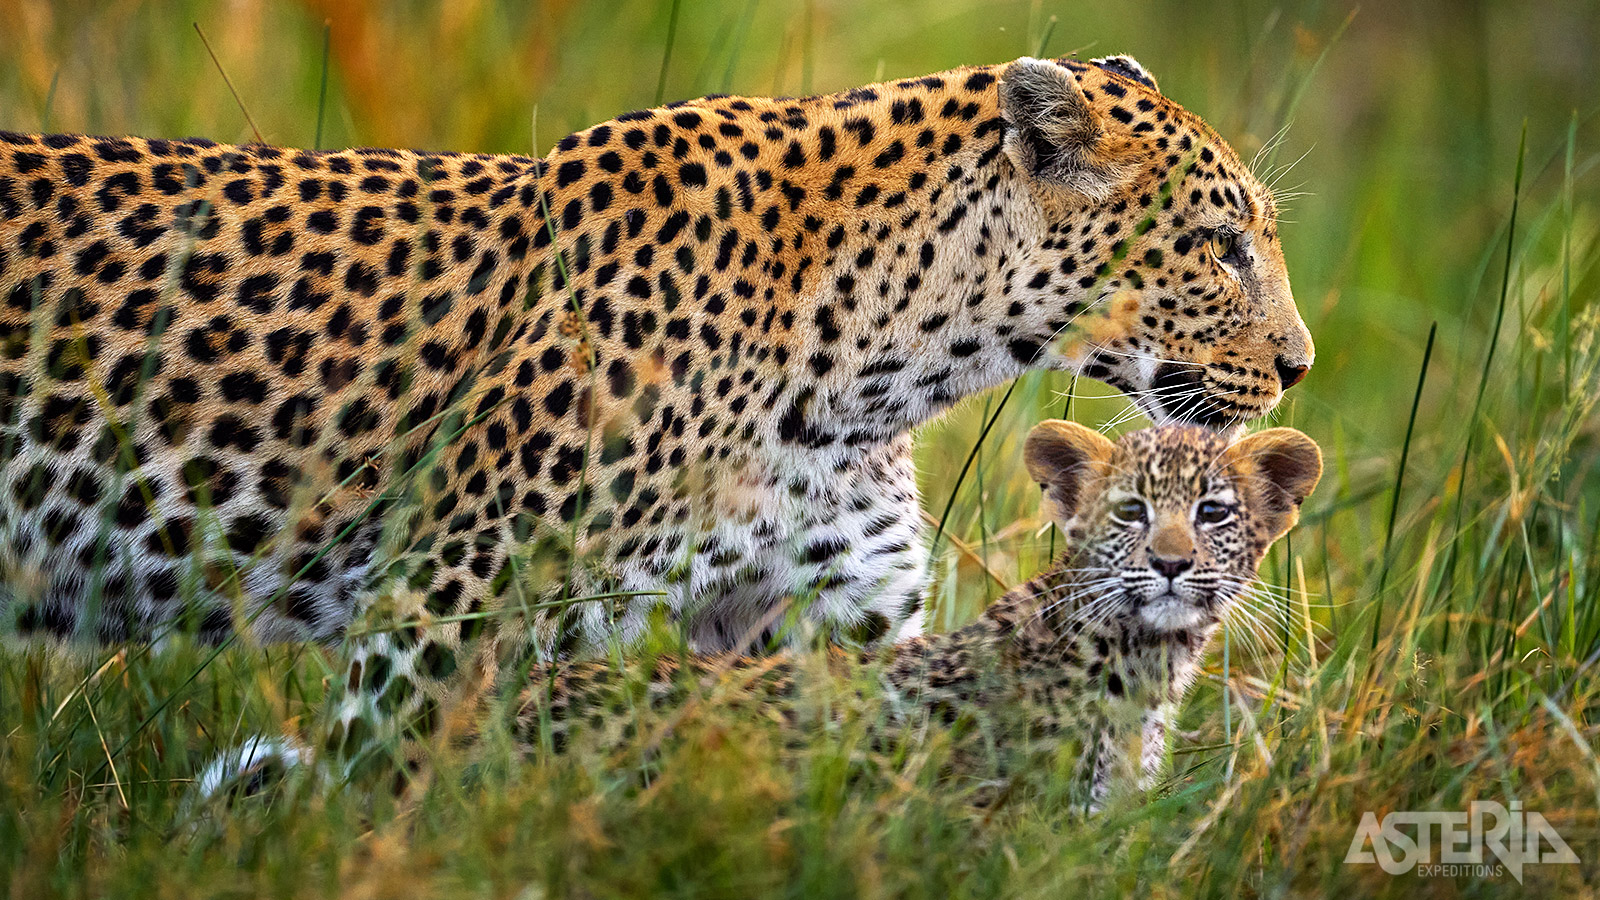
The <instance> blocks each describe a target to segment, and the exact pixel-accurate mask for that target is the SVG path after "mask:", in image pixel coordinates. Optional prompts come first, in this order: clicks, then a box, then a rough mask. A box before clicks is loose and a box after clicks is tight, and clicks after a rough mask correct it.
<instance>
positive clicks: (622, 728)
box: [518, 421, 1322, 809]
mask: <svg viewBox="0 0 1600 900" xmlns="http://www.w3.org/2000/svg"><path fill="white" fill-rule="evenodd" d="M1024 456H1025V458H1026V462H1027V467H1028V472H1029V473H1030V475H1031V476H1032V477H1033V478H1034V479H1035V480H1036V481H1038V482H1039V483H1040V484H1041V485H1042V486H1043V488H1044V492H1045V497H1044V502H1045V509H1046V512H1047V513H1048V514H1049V515H1050V516H1051V517H1052V518H1053V519H1054V520H1055V522H1056V523H1057V524H1058V525H1059V526H1060V528H1061V529H1062V531H1063V533H1064V534H1065V535H1066V540H1067V549H1066V551H1065V552H1064V553H1063V554H1062V556H1061V557H1060V558H1059V559H1058V560H1057V562H1056V563H1055V564H1054V565H1053V566H1051V567H1050V568H1049V569H1048V570H1047V571H1045V572H1044V573H1042V574H1040V575H1039V576H1038V577H1036V578H1034V579H1033V580H1031V581H1029V582H1028V583H1026V584H1023V585H1020V586H1019V587H1017V588H1015V589H1013V590H1011V591H1010V592H1008V593H1007V594H1006V595H1005V596H1003V597H1001V598H1000V599H999V600H998V601H996V602H995V603H994V604H993V605H992V606H990V607H989V609H988V610H987V611H985V612H984V614H983V615H982V616H981V617H980V618H979V619H978V620H977V621H975V622H973V623H972V624H970V625H967V626H966V627H964V628H961V629H959V630H957V631H954V632H951V633H948V634H940V635H925V636H919V637H915V638H909V639H906V640H902V641H900V642H899V643H897V644H894V645H892V646H891V647H888V648H886V649H882V650H874V651H867V652H863V653H860V654H848V653H846V652H844V651H842V650H837V649H835V650H832V651H830V654H831V655H830V657H829V660H828V664H829V667H830V668H831V669H832V670H833V671H834V672H836V673H838V674H848V673H849V672H850V671H851V670H852V667H858V666H878V667H879V669H878V671H879V672H880V673H881V676H880V678H879V680H880V681H881V683H882V684H883V685H884V689H885V694H886V696H885V704H886V707H887V715H886V716H885V717H884V719H883V721H884V722H885V723H887V724H891V725H895V726H896V727H903V726H904V725H906V724H914V723H917V722H919V721H928V720H932V721H936V722H944V723H951V724H955V723H957V722H962V721H973V722H975V723H976V724H977V726H978V727H975V728H966V729H960V730H959V732H958V734H960V733H964V734H966V735H969V736H971V738H972V739H973V740H976V741H981V742H982V745H981V746H976V747H973V748H967V749H968V750H971V751H975V752H984V748H988V752H993V751H994V750H995V749H1004V750H1016V749H1026V750H1029V751H1045V752H1049V751H1054V750H1057V749H1059V748H1060V747H1061V746H1063V743H1064V742H1066V741H1076V742H1078V743H1079V746H1082V747H1084V748H1085V752H1084V754H1083V759H1082V768H1083V769H1084V770H1085V771H1087V772H1090V773H1092V775H1091V776H1090V777H1091V783H1090V786H1089V792H1088V793H1089V805H1090V807H1091V808H1092V809H1095V808H1099V807H1100V806H1101V805H1103V804H1104V803H1105V802H1106V801H1107V799H1108V798H1109V797H1111V796H1112V795H1114V794H1119V793H1127V792H1129V791H1130V790H1132V789H1135V788H1138V789H1143V788H1146V787H1148V786H1150V785H1151V784H1152V783H1153V782H1154V780H1155V779H1157V778H1158V777H1159V776H1160V775H1161V772H1162V769H1163V766H1164V763H1165V758H1166V748H1167V737H1168V731H1169V728H1170V725H1171V723H1172V722H1173V721H1174V718H1175V714H1176V711H1177V708H1178V704H1179V703H1180V702H1181V701H1182V699H1183V696H1184V694H1185V693H1186V692H1187V690H1188V688H1189V686H1190V684H1191V683H1192V682H1193V681H1194V678H1195V675H1196V673H1197V672H1198V670H1199V664H1200V660H1201V656H1202V654H1203V653H1204V651H1205V649H1206V646H1207V644H1208V643H1209V642H1210V639H1211V636H1212V634H1213V633H1214V632H1215V631H1216V629H1217V627H1218V626H1219V625H1220V624H1221V622H1222V620H1223V618H1224V616H1225V615H1226V614H1227V612H1228V611H1229V609H1230V608H1231V607H1232V606H1233V604H1234V603H1235V602H1236V601H1237V600H1238V598H1239V597H1240V596H1241V595H1242V594H1243V593H1244V591H1245V590H1246V589H1247V588H1248V586H1249V585H1250V583H1251V581H1252V580H1253V579H1254V578H1255V573H1256V567H1257V566H1258V565H1259V564H1260V562H1261V559H1262V557H1263V556H1264V555H1265V554H1266V551H1267V549H1268V548H1269V547H1271V546H1272V543H1273V542H1274V541H1276V540H1277V539H1278V538H1279V537H1281V536H1282V535H1283V534H1284V533H1285V532H1287V531H1288V530H1289V528H1291V527H1292V526H1293V525H1294V524H1295V522H1296V520H1297V519H1298V516H1299V510H1300V504H1301V502H1302V501H1303V500H1304V499H1305V498H1306V496H1307V495H1308V494H1309V493H1310V492H1311V490H1312V489H1313V488H1314V487H1315V486H1316V484H1317V481H1318V479H1319V478H1320V477H1321V475H1322V454H1321V452H1320V451H1319V450H1318V448H1317V445H1316V443H1314V442H1313V441H1312V440H1311V439H1310V438H1308V437H1306V436H1305V435H1304V434H1302V433H1301V432H1299V431H1296V430H1294V429H1290V428H1273V429H1269V430H1266V431H1262V432H1259V433H1257V434H1253V435H1249V436H1247V437H1244V438H1243V439H1241V440H1239V441H1237V442H1234V443H1231V444H1230V443H1229V441H1228V440H1227V439H1226V438H1225V437H1222V436H1220V435H1218V434H1216V433H1214V432H1212V431H1209V430H1206V429H1203V428H1194V427H1161V428H1151V429H1147V430H1144V431H1139V432H1134V433H1132V434H1128V435H1125V436H1124V437H1122V438H1121V439H1120V440H1118V441H1117V442H1115V443H1113V442H1112V441H1110V440H1108V439H1107V438H1105V437H1103V436H1101V435H1100V434H1098V433H1097V432H1095V431H1093V430H1091V429H1088V428H1085V427H1083V426H1082V425H1078V424H1076V423H1073V422H1065V421H1049V422H1044V423H1041V424H1040V425H1038V426H1037V427H1035V428H1034V430H1033V431H1032V433H1030V434H1029V436H1028V439H1027V442H1026V444H1025V447H1024ZM801 666H802V660H800V659H798V658H796V657H795V656H794V655H793V654H792V653H790V654H781V655H779V656H776V657H766V658H762V659H744V658H728V657H690V658H688V659H687V660H684V661H680V660H675V659H671V658H663V659H661V660H658V661H657V662H656V663H654V666H653V669H652V671H651V674H650V675H649V677H648V678H647V679H645V680H643V681H637V680H630V679H628V678H627V677H626V676H625V675H624V674H623V673H621V672H619V671H618V670H617V669H615V668H613V667H611V666H610V665H609V664H607V663H605V662H589V663H579V664H566V663H556V664H553V665H552V667H551V668H550V669H548V670H544V671H542V672H541V673H538V674H541V675H543V676H546V677H542V678H538V677H536V678H535V683H534V686H533V687H531V688H530V689H529V690H528V691H526V692H525V694H524V696H523V697H522V698H521V699H520V702H519V708H520V712H519V718H518V723H519V724H518V730H519V732H520V733H521V735H522V736H523V738H524V739H525V740H528V741H529V742H530V744H532V743H544V742H545V739H552V741H553V743H554V744H555V745H556V746H557V747H559V746H564V745H565V744H566V743H567V742H568V741H569V740H572V739H574V738H576V737H577V736H579V734H580V733H581V732H584V731H588V732H591V733H590V734H589V735H587V737H588V738H589V739H591V740H598V741H600V742H602V743H615V742H621V741H623V740H625V738H626V736H627V735H628V734H629V733H630V732H631V723H632V722H633V721H634V713H633V712H632V710H634V709H636V708H637V706H636V702H629V700H628V699H627V698H629V697H630V696H631V697H632V699H633V700H634V701H638V700H646V701H647V702H649V703H650V704H652V705H658V706H659V705H665V704H668V703H672V702H676V701H678V700H681V699H682V698H683V697H684V696H685V695H686V694H688V693H689V691H690V689H691V688H692V687H693V685H694V684H695V683H696V682H698V683H699V684H700V685H701V686H702V687H711V686H712V685H715V686H716V687H717V691H716V694H717V695H719V696H722V695H726V694H730V693H731V694H732V695H733V696H734V697H735V698H736V699H737V700H738V701H739V702H752V703H755V704H757V705H759V706H761V707H763V708H767V707H770V710H769V711H773V712H776V713H777V714H778V715H780V716H781V717H782V718H783V719H784V720H785V721H787V722H790V723H793V722H795V721H797V715H796V710H795V701H796V700H797V699H798V689H797V680H798V678H799V676H800V675H801V674H802V670H801ZM685 669H686V670H687V671H685ZM807 671H809V670H807ZM959 740H961V738H960V737H958V741H959ZM957 752H958V758H960V754H961V753H963V748H962V746H961V744H959V743H958V745H957Z"/></svg>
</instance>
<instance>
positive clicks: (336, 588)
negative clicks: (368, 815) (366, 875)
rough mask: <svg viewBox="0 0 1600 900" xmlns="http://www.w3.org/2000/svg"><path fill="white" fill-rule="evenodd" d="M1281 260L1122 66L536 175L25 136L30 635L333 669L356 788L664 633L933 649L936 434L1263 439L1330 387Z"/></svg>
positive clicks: (824, 111)
mask: <svg viewBox="0 0 1600 900" xmlns="http://www.w3.org/2000/svg"><path fill="white" fill-rule="evenodd" d="M1276 229H1277V225H1276V220H1275V207H1274V204H1273V200H1272V197H1271V195H1270V194H1269V192H1267V191H1266V190H1265V189H1264V188H1263V187H1262V186H1261V185H1260V184H1259V183H1257V182H1256V181H1255V180H1254V179H1253V178H1252V177H1251V175H1250V174H1249V173H1248V172H1247V171H1246V169H1245V167H1244V166H1243V165H1242V164H1241V163H1240V162H1239V160H1238V159H1237V157H1236V156H1235V155H1234V153H1233V152H1232V151H1231V150H1230V149H1229V148H1228V147H1227V145H1226V144H1225V143H1223V142H1222V141H1221V140H1220V139H1219V138H1218V137H1217V136H1216V135H1215V134H1214V133H1213V132H1212V131H1211V129H1210V128H1208V127H1207V126H1206V125H1205V124H1204V123H1203V122H1201V121H1200V120H1199V119H1197V118H1196V117H1194V116H1193V115H1191V114H1189V113H1188V112H1186V111H1184V110H1183V109H1182V108H1180V107H1179V106H1178V105H1177V104H1175V103H1173V102H1172V101H1170V100H1168V99H1166V98H1165V97H1163V96H1161V95H1160V94H1159V93H1158V92H1157V91H1156V90H1155V87H1154V80H1153V79H1151V78H1149V76H1148V74H1147V73H1144V71H1143V69H1142V68H1138V67H1137V64H1132V63H1131V62H1130V61H1128V60H1127V59H1126V58H1117V59H1116V60H1112V61H1108V62H1106V63H1104V64H1090V63H1084V62H1079V61H1076V60H1070V59H1067V60H1056V61H1039V60H1032V59H1022V60H1018V61H1016V62H1013V63H1010V64H1007V65H999V66H979V67H972V68H963V69H957V70H954V71H950V72H944V73H940V74H936V75H930V76H927V77H925V78H916V79H909V80H904V81H898V82H893V83H886V84H879V85H874V86H871V87H864V88H858V89H855V90H851V91H846V92H844V93H840V94H833V95H828V96H821V97H811V98H805V99H799V100H769V99H762V98H747V97H707V98H703V99H699V100H692V101H686V102H682V103H676V104H672V105H670V106H668V107H665V108H661V109H653V110H645V111H640V112H633V113H628V114H625V115H622V116H618V117H617V118H616V119H613V120H611V121H609V122H605V123H602V124H599V125H596V126H594V127H592V128H589V129H587V130H585V131H582V132H579V133H577V134H573V135H570V136H568V137H566V138H563V139H562V140H561V141H560V142H559V143H558V144H557V145H556V147H555V149H554V150H553V151H552V152H551V153H550V155H549V156H547V157H545V158H544V159H533V158H526V157H517V156H474V155H455V154H428V153H414V152H409V151H398V150H371V149H368V150H347V151H339V152H321V151H305V150H292V149H280V148H274V147H266V146H224V145H218V144H214V143H211V142H209V141H204V140H184V141H173V140H157V139H143V138H93V137H81V136H75V135H22V134H13V133H8V132H7V133H0V429H3V438H4V439H3V441H0V585H4V593H3V595H0V612H3V613H4V616H5V618H6V619H8V620H10V621H11V622H14V623H15V624H16V626H17V627H18V628H20V629H21V630H22V631H24V632H32V633H48V634H56V635H61V636H72V635H87V636H90V637H93V638H98V639H100V640H113V641H114V640H123V639H130V638H131V639H150V638H154V637H158V636H159V635H161V634H163V633H165V632H166V631H167V630H169V629H171V628H174V627H180V626H182V627H189V628H192V629H195V630H198V631H199V632H200V633H201V634H202V635H203V636H205V637H206V638H208V639H212V640H217V639H220V638H221V637H222V636H224V635H226V634H229V633H231V632H233V631H234V630H235V629H239V628H247V630H248V631H249V632H250V633H251V634H252V635H253V636H254V637H255V638H257V639H262V640H282V639H305V638H310V639H315V640H321V641H331V640H335V639H338V638H340V637H341V636H344V637H345V638H346V639H347V642H348V645H349V652H348V657H347V660H348V661H347V669H346V672H345V677H343V678H342V679H340V682H341V684H340V688H339V690H338V692H337V694H338V695H337V697H336V699H335V700H334V704H335V709H334V712H333V715H332V720H333V721H332V722H331V724H330V727H329V733H328V734H327V735H326V736H325V737H326V739H327V744H328V746H330V747H334V748H337V749H340V750H342V751H344V752H347V753H356V752H359V751H361V750H364V749H367V748H369V747H370V746H371V745H372V738H373V737H374V736H377V735H393V734H395V733H396V732H398V731H400V730H414V731H418V732H429V731H432V730H433V729H434V728H435V727H436V726H437V724H438V723H439V721H440V713H441V711H442V710H444V709H448V708H453V707H455V706H456V705H458V704H460V703H461V702H462V701H463V699H465V698H469V697H477V696H480V695H481V693H482V692H483V689H484V688H485V687H486V686H488V685H489V684H490V683H491V682H492V680H493V678H494V677H495V673H496V671H497V669H498V667H499V665H500V663H501V661H502V659H503V658H505V657H506V656H507V655H508V654H515V653H518V652H520V650H519V648H524V647H526V646H528V645H529V644H530V643H531V644H532V645H533V646H534V647H535V648H536V650H537V652H539V653H542V654H546V655H550V654H554V653H561V652H571V653H582V652H586V651H590V650H593V649H594V648H595V647H596V646H598V645H600V644H601V643H603V642H604V641H606V640H608V639H611V638H619V639H621V640H623V641H624V642H626V641H628V640H631V639H632V638H633V636H634V635H636V634H638V633H640V631H641V629H642V627H643V625H644V623H645V621H646V619H647V617H648V614H649V612H650V610H651V609H653V608H655V607H656V606H657V605H665V606H666V608H667V609H668V611H669V613H670V614H671V615H673V616H675V617H681V618H682V619H683V620H684V622H685V626H686V628H687V630H688V632H689V634H690V635H691V637H692V640H693V642H694V645H695V646H696V647H697V648H698V649H701V650H705V651H718V650H727V649H730V648H735V647H738V646H741V645H742V644H745V643H748V642H749V641H751V640H752V639H759V638H762V637H765V636H766V635H767V634H768V633H769V632H770V631H772V629H773V627H774V623H775V622H776V621H778V620H779V619H780V618H781V617H782V615H783V613H784V611H785V609H786V605H787V608H788V609H790V610H792V611H796V612H798V613H799V614H800V615H802V616H803V617H805V618H807V619H809V620H810V621H811V622H813V623H815V624H816V625H818V626H820V627H821V628H822V629H824V631H825V633H826V634H828V635H829V636H830V637H832V638H834V639H836V640H840V641H871V640H873V639H876V638H878V637H881V636H885V635H894V636H899V635H908V634H915V633H916V632H917V631H918V630H919V628H920V623H921V603H922V595H923V590H924V587H925V583H926V577H925V574H924V570H925V561H926V560H925V556H926V551H925V549H924V547H923V545H922V542H921V537H920V534H919V527H920V526H919V515H918V507H917V496H916V489H915V483H914V479H913V472H912V466H911V457H910V449H911V443H910V437H909V431H910V429H911V427H912V426H914V425H916V424H917V423H919V422H922V421H924V420H926V419H928V418H930V417H932V416H934V415H936V414H938V413H939V412H940V411H942V410H944V409H946V408H948V407H949V406H950V405H951V404H953V403H954V402H955V401H957V400H958V399H960V398H962V397H965V396H968V395H970V394H972V393H974V392H976V391H979V390H982V389H984V388H987V387H989V386H992V385H994V384H997V383H1000V382H1002V381H1004V380H1006V379H1008V378H1011V377H1013V376H1015V375H1017V374H1019V373H1021V372H1023V371H1025V370H1027V369H1029V368H1036V367H1054V368H1075V369H1077V370H1080V371H1082V372H1083V373H1084V374H1086V375H1089V376H1091V377H1094V378H1099V379H1102V380H1104V381H1107V382H1109V383H1111V384H1113V385H1116V386H1118V387H1121V388H1124V389H1127V390H1129V391H1131V392H1134V396H1135V399H1136V400H1138V402H1140V403H1141V404H1142V405H1144V406H1145V408H1146V409H1147V410H1148V411H1149V412H1150V413H1151V415H1153V416H1155V417H1156V418H1157V419H1159V420H1162V421H1172V420H1193V421H1201V422H1205V423H1207V424H1211V425H1219V426H1220V425H1229V424H1233V423H1237V422H1239V421H1243V420H1245V419H1248V418H1252V417H1255V416H1259V415H1261V414H1263V413H1265V412H1267V411H1268V410H1270V409H1272V408H1273V406H1274V405H1275V404H1276V403H1277V402H1278V399H1279V397H1280V395H1281V392H1282V390H1283V389H1284V388H1285V387H1286V386H1287V385H1289V384H1292V383H1293V382H1294V381H1295V380H1297V379H1298V378H1299V376H1300V375H1301V374H1303V373H1304V371H1305V369H1306V368H1307V367H1308V366H1309V365H1310V363H1311V354H1312V350H1311V342H1310V338H1309V336H1308V335H1307V334H1306V331H1305V328H1304V326H1303V325H1302V324H1301V322H1300V319H1299V316H1298V315H1297V313H1296V312H1295V308H1294V304H1293V300H1292V297H1291V294H1290V290H1289V284H1288V280H1287V276H1286V274H1285V271H1284V265H1283V259H1282V255H1281V253H1280V252H1279V249H1278V243H1277V230H1276ZM601 594H604V595H608V596H609V597H611V598H612V599H611V600H608V601H604V602H602V601H586V602H579V603H573V602H569V601H572V600H574V599H575V598H583V597H593V596H596V595H601Z"/></svg>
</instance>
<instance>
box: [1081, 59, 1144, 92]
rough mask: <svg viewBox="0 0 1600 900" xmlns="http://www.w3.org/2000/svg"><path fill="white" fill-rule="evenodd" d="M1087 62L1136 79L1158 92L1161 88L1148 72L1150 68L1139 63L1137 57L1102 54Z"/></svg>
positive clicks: (1133, 79) (1124, 76)
mask: <svg viewBox="0 0 1600 900" xmlns="http://www.w3.org/2000/svg"><path fill="white" fill-rule="evenodd" d="M1089 62H1092V63H1094V64H1095V65H1097V66H1099V67H1100V68H1102V69H1105V70H1106V71H1107V72H1115V73H1116V74H1118V75H1121V76H1122V77H1123V78H1127V79H1130V80H1132V81H1137V82H1139V83H1140V84H1142V85H1144V86H1145V87H1147V88H1149V89H1150V90H1152V91H1157V92H1159V91H1160V90H1161V86H1160V85H1158V84H1156V77H1155V76H1154V75H1151V74H1150V70H1149V69H1146V68H1145V67H1144V66H1141V65H1139V61H1138V60H1137V59H1134V58H1133V57H1131V56H1128V55H1126V54H1118V55H1116V56H1102V57H1100V58H1099V59H1091V60H1089Z"/></svg>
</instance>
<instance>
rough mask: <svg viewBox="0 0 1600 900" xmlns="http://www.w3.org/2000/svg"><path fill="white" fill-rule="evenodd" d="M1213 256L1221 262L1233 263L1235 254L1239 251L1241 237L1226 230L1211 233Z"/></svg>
mask: <svg viewBox="0 0 1600 900" xmlns="http://www.w3.org/2000/svg"><path fill="white" fill-rule="evenodd" d="M1210 247H1211V255H1212V256H1214V257H1216V258H1217V259H1219V260H1224V261H1227V262H1232V261H1233V259H1234V252H1235V251H1237V250H1238V249H1239V236H1238V235H1237V234H1234V233H1233V232H1231V231H1228V230H1226V229H1221V228H1219V229H1217V230H1216V231H1213V232H1211V244H1210Z"/></svg>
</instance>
